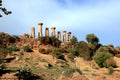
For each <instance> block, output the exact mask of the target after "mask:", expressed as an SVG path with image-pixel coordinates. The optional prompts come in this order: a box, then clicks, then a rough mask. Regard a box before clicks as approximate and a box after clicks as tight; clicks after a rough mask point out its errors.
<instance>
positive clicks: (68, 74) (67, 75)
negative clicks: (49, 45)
mask: <svg viewBox="0 0 120 80" xmlns="http://www.w3.org/2000/svg"><path fill="white" fill-rule="evenodd" d="M74 72H78V73H79V74H82V72H81V71H80V70H79V69H68V70H67V71H65V72H64V73H63V75H64V76H65V77H70V78H71V77H72V76H73V73H74Z"/></svg>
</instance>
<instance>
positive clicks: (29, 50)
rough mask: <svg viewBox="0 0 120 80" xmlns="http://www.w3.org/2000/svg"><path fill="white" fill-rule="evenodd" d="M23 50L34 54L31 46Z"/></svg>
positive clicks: (24, 47)
mask: <svg viewBox="0 0 120 80" xmlns="http://www.w3.org/2000/svg"><path fill="white" fill-rule="evenodd" d="M23 50H24V51H25V52H33V51H32V49H31V48H30V47H29V46H23Z"/></svg>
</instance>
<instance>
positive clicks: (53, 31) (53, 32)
mask: <svg viewBox="0 0 120 80" xmlns="http://www.w3.org/2000/svg"><path fill="white" fill-rule="evenodd" d="M51 29H52V37H55V36H56V35H55V29H56V28H55V27H52V28H51Z"/></svg>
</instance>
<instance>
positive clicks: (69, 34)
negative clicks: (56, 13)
mask: <svg viewBox="0 0 120 80" xmlns="http://www.w3.org/2000/svg"><path fill="white" fill-rule="evenodd" d="M42 25H43V23H38V38H39V37H42V36H43V34H42ZM55 29H56V27H52V28H51V30H52V36H53V37H56V34H55ZM62 33H63V42H66V33H67V31H63V32H62ZM67 34H68V41H70V39H71V32H68V33H67ZM30 36H31V37H32V38H35V27H32V28H31V35H30ZM45 36H49V28H48V27H47V28H46V29H45ZM57 38H58V40H60V41H61V32H60V31H58V33H57Z"/></svg>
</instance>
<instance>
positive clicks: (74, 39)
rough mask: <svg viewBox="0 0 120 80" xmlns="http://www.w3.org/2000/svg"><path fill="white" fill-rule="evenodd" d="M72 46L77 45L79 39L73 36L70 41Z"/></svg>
mask: <svg viewBox="0 0 120 80" xmlns="http://www.w3.org/2000/svg"><path fill="white" fill-rule="evenodd" d="M70 43H71V45H75V44H76V43H77V37H75V36H73V37H72V39H71V40H70Z"/></svg>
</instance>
